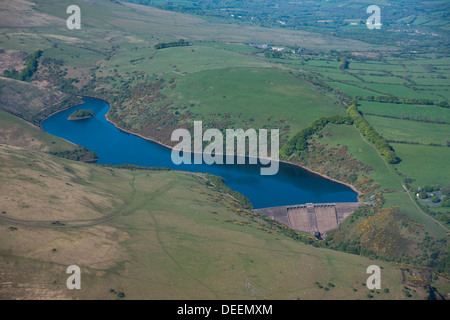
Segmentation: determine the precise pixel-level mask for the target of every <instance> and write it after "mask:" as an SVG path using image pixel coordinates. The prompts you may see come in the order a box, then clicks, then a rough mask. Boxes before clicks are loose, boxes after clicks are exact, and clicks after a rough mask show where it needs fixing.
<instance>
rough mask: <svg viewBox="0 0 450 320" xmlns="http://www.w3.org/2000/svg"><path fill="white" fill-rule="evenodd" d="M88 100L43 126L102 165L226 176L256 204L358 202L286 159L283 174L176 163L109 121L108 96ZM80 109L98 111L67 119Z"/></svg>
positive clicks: (166, 151) (352, 195) (160, 148)
mask: <svg viewBox="0 0 450 320" xmlns="http://www.w3.org/2000/svg"><path fill="white" fill-rule="evenodd" d="M83 100H84V103H83V104H81V105H78V106H74V107H72V108H70V109H67V110H64V111H61V112H59V113H56V114H54V115H52V116H51V117H49V118H47V119H46V120H44V121H43V122H42V128H43V129H44V130H45V131H47V132H49V133H51V134H53V135H55V136H58V137H60V138H63V139H66V140H68V141H70V142H72V143H75V144H79V145H81V146H84V147H86V148H88V149H90V150H92V151H95V152H96V153H97V155H98V158H99V159H98V161H97V163H99V164H111V165H119V164H125V163H127V164H134V165H138V166H146V167H166V168H171V169H174V170H182V171H189V172H202V173H210V174H213V175H216V176H220V177H222V178H223V179H224V181H225V184H226V185H227V186H229V187H230V188H232V189H233V190H236V191H239V192H240V193H242V194H243V195H245V196H246V197H247V198H248V199H249V200H250V201H251V202H252V204H253V206H254V207H255V208H266V207H276V206H286V205H294V204H303V203H333V202H356V201H357V193H355V192H354V191H353V190H352V189H351V188H349V187H347V186H345V185H343V184H340V183H337V182H334V181H331V180H328V179H325V178H323V177H321V176H319V175H316V174H314V173H311V172H309V171H307V170H305V169H303V168H301V167H298V166H295V165H291V164H286V163H282V162H281V163H280V168H279V171H278V173H277V174H276V175H272V176H267V175H266V176H264V175H260V165H250V164H246V165H237V164H233V165H231V164H222V165H219V164H215V165H207V164H189V165H187V164H181V165H175V164H173V162H172V159H171V149H169V148H166V147H164V146H161V145H159V144H157V143H154V142H152V141H148V140H145V139H143V138H140V137H138V136H135V135H132V134H129V133H126V132H124V131H122V130H120V129H118V128H117V127H115V126H114V125H113V124H111V123H110V122H108V121H107V120H106V117H105V115H106V113H107V112H108V110H109V108H110V107H109V105H108V104H107V103H106V102H105V101H103V100H99V99H94V98H83ZM77 109H90V110H92V111H94V113H95V116H94V117H92V118H89V119H84V120H78V121H70V120H68V119H67V118H68V117H69V115H70V114H71V113H73V112H74V111H75V110H77ZM247 163H248V161H247Z"/></svg>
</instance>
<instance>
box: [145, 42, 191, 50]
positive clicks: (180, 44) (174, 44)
mask: <svg viewBox="0 0 450 320" xmlns="http://www.w3.org/2000/svg"><path fill="white" fill-rule="evenodd" d="M190 45H191V43H190V42H189V41H186V40H184V39H180V40H178V41H172V42H160V43H158V44H155V46H154V47H155V49H157V50H159V49H164V48H171V47H186V46H190Z"/></svg>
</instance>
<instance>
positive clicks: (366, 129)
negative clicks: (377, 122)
mask: <svg viewBox="0 0 450 320" xmlns="http://www.w3.org/2000/svg"><path fill="white" fill-rule="evenodd" d="M347 113H348V114H349V115H350V117H351V118H352V119H353V123H354V124H355V126H356V127H357V128H358V130H359V132H361V134H362V135H364V136H365V137H366V138H367V140H369V141H370V142H372V143H373V144H374V145H375V148H376V149H377V150H378V152H379V153H380V154H381V155H382V156H383V157H384V159H385V160H386V161H387V162H388V163H391V164H395V163H399V162H400V158H399V157H397V155H396V154H395V152H394V149H393V148H392V147H391V146H390V145H389V143H388V142H387V140H386V139H385V138H384V137H383V136H381V135H380V134H379V133H378V132H376V131H375V129H374V128H373V127H372V126H371V125H370V124H369V123H368V122H367V120H366V119H364V118H363V117H362V115H361V114H360V113H359V111H358V108H357V107H356V105H354V104H352V105H351V106H350V107H348V109H347Z"/></svg>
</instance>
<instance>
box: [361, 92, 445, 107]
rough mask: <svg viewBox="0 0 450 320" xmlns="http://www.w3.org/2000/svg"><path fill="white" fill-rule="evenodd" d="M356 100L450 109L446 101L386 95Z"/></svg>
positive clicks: (369, 96)
mask: <svg viewBox="0 0 450 320" xmlns="http://www.w3.org/2000/svg"><path fill="white" fill-rule="evenodd" d="M355 99H356V100H365V101H373V102H384V103H396V104H420V105H429V106H430V105H436V106H439V107H442V108H448V107H450V105H449V103H448V101H447V100H442V101H439V102H437V101H434V100H433V99H427V98H402V99H400V98H399V97H397V96H393V95H387V96H371V95H368V96H365V97H363V96H361V95H356V96H355Z"/></svg>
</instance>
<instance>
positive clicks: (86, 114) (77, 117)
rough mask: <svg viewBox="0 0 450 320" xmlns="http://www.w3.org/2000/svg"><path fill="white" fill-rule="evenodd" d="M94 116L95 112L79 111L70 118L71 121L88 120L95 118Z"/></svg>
mask: <svg viewBox="0 0 450 320" xmlns="http://www.w3.org/2000/svg"><path fill="white" fill-rule="evenodd" d="M94 115H95V113H94V111H92V110H90V109H87V110H86V109H78V110H76V111H75V112H73V113H72V114H71V115H70V116H69V120H80V119H87V118H91V117H93V116H94Z"/></svg>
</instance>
